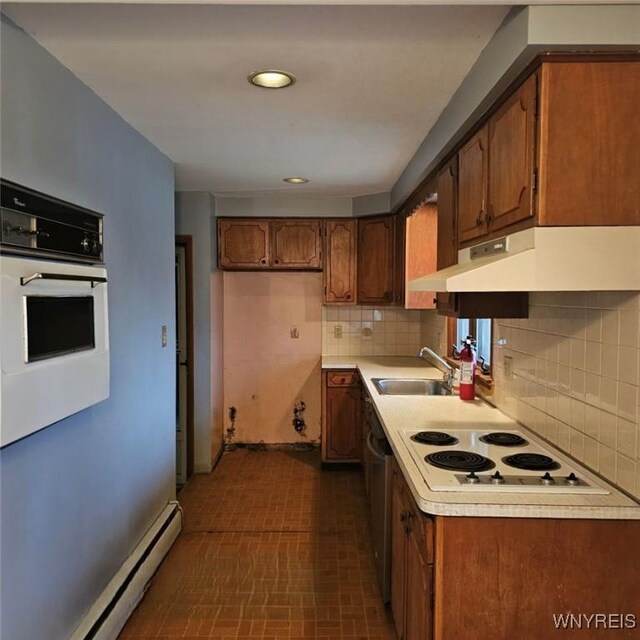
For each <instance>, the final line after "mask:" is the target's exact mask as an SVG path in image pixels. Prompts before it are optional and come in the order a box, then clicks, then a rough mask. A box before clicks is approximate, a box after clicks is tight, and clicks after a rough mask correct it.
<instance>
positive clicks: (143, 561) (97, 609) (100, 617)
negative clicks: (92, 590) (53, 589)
mask: <svg viewBox="0 0 640 640" xmlns="http://www.w3.org/2000/svg"><path fill="white" fill-rule="evenodd" d="M181 528H182V511H181V509H180V505H179V504H178V502H177V501H171V502H169V503H168V504H167V506H166V507H165V508H164V509H163V511H162V513H161V514H160V515H159V516H158V518H157V519H156V520H155V522H154V523H153V524H152V525H151V527H150V528H149V530H148V531H147V533H146V534H145V535H144V537H143V538H142V540H141V541H140V543H139V544H138V546H137V547H136V548H135V550H134V551H133V553H132V554H131V555H130V556H129V557H128V558H127V559H126V561H125V562H124V564H123V565H122V567H120V570H119V571H118V573H116V575H115V576H114V577H113V579H112V580H111V582H109V584H108V585H107V587H106V589H105V590H104V591H103V592H102V593H101V594H100V596H99V597H98V599H97V600H96V601H95V603H94V604H93V606H92V607H91V609H90V610H89V612H88V613H87V615H86V616H85V617H84V619H83V620H82V622H81V623H80V625H79V626H78V628H77V629H76V630H75V632H74V633H73V635H72V636H71V638H70V640H115V639H116V638H117V637H118V634H119V633H120V631H122V628H123V627H124V625H125V623H126V622H127V620H128V619H129V616H130V615H131V614H132V613H133V611H134V609H135V608H136V607H137V606H138V603H139V602H140V600H142V597H143V596H144V594H145V592H146V589H147V585H148V584H149V581H150V580H151V578H152V577H153V574H154V573H155V572H156V570H157V568H158V567H159V566H160V563H161V562H162V560H163V558H164V557H165V555H166V554H167V553H168V551H169V549H170V548H171V546H172V545H173V543H174V541H175V539H176V538H177V537H178V534H179V533H180V530H181Z"/></svg>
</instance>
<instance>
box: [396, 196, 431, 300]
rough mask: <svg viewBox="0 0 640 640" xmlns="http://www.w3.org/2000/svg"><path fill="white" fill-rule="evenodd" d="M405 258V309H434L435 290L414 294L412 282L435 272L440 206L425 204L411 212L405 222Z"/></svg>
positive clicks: (415, 292) (403, 283)
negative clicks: (410, 286)
mask: <svg viewBox="0 0 640 640" xmlns="http://www.w3.org/2000/svg"><path fill="white" fill-rule="evenodd" d="M403 239H404V240H405V242H404V244H405V246H406V257H405V260H404V261H403V263H404V273H403V275H404V280H403V282H402V285H403V293H404V306H405V308H406V309H433V308H434V307H435V303H434V297H435V295H436V294H435V292H433V291H411V290H410V289H409V288H408V286H407V285H408V283H409V282H411V280H415V279H416V278H420V277H421V276H426V275H429V274H430V273H433V272H434V271H435V270H436V254H437V246H436V245H437V240H438V205H437V204H435V203H431V202H429V203H424V204H421V205H420V206H418V207H417V208H416V209H414V211H412V212H411V214H410V215H409V216H407V219H406V239H405V238H404V236H403Z"/></svg>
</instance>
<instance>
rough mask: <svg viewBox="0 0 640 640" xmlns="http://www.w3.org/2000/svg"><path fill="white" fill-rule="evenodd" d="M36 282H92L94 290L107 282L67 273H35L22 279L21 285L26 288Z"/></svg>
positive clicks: (101, 279) (104, 279) (102, 279)
mask: <svg viewBox="0 0 640 640" xmlns="http://www.w3.org/2000/svg"><path fill="white" fill-rule="evenodd" d="M35 280H71V281H73V282H90V283H91V288H92V289H93V288H94V287H97V286H98V285H99V284H103V283H105V282H106V281H107V279H106V278H99V277H97V276H77V275H72V274H67V273H34V274H33V275H32V276H29V277H28V278H25V277H22V278H20V284H21V285H22V286H23V287H24V286H26V285H28V284H29V283H30V282H34V281H35Z"/></svg>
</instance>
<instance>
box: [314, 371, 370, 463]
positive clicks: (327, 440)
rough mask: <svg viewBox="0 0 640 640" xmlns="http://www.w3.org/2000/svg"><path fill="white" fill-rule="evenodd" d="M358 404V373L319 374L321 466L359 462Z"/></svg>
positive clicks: (359, 421)
mask: <svg viewBox="0 0 640 640" xmlns="http://www.w3.org/2000/svg"><path fill="white" fill-rule="evenodd" d="M361 403H362V397H361V386H360V377H359V375H358V372H357V371H355V370H352V369H340V370H328V371H324V372H323V373H322V462H325V463H330V462H360V461H361V460H362V424H361Z"/></svg>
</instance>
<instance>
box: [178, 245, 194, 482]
mask: <svg viewBox="0 0 640 640" xmlns="http://www.w3.org/2000/svg"><path fill="white" fill-rule="evenodd" d="M175 244H176V246H180V247H184V253H185V271H186V278H187V292H186V293H187V361H188V362H189V367H188V371H189V375H188V376H187V480H188V479H189V478H190V477H191V476H192V475H193V458H194V442H193V439H194V433H193V432H194V427H193V418H194V411H195V408H194V385H195V381H194V375H195V367H194V364H195V362H194V357H195V356H194V349H193V332H194V324H193V238H192V237H191V236H176V239H175Z"/></svg>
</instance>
